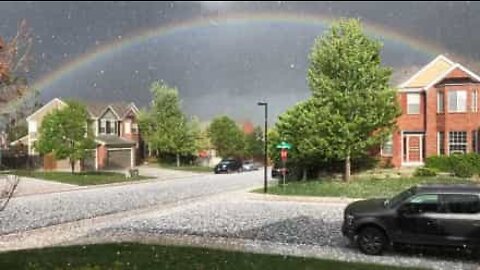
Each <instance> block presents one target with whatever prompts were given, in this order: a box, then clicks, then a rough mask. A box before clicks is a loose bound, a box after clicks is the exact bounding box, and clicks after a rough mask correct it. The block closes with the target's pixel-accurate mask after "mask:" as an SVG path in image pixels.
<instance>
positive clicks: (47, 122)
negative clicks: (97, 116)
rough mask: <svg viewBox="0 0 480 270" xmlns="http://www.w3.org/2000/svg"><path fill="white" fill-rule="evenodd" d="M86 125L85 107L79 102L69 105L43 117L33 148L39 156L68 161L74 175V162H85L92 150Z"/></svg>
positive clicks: (91, 135)
mask: <svg viewBox="0 0 480 270" xmlns="http://www.w3.org/2000/svg"><path fill="white" fill-rule="evenodd" d="M87 121H88V113H87V110H86V109H85V106H84V105H83V104H81V103H78V102H73V101H70V102H68V103H67V106H66V107H65V108H63V109H60V110H55V111H53V112H51V113H49V114H48V115H46V116H45V118H44V119H43V121H42V124H41V126H40V128H39V131H38V134H39V138H38V140H37V141H36V143H35V148H36V149H37V151H38V152H39V153H40V154H50V153H51V154H53V155H54V157H55V159H66V158H68V160H69V162H70V166H71V168H72V174H73V173H74V172H75V162H76V161H78V160H82V159H84V158H85V156H86V153H87V150H88V149H93V148H95V142H94V140H93V134H92V131H91V129H90V128H88V124H87Z"/></svg>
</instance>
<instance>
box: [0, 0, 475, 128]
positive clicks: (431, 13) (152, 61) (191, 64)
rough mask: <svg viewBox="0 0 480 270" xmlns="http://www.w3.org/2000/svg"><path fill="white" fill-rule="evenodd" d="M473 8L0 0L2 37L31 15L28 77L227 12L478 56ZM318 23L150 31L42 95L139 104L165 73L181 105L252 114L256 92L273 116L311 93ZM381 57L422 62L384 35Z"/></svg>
mask: <svg viewBox="0 0 480 270" xmlns="http://www.w3.org/2000/svg"><path fill="white" fill-rule="evenodd" d="M479 9H480V5H479V4H477V3H466V2H460V3H456V2H439V3H431V2H420V3H414V2H388V3H387V2H385V3H378V2H375V3H368V2H363V3H362V2H360V3H358V2H320V3H312V2H295V3H294V2H268V3H267V2H253V3H252V2H248V3H247V2H239V3H200V2H181V3H172V2H141V3H138V2H135V3H134V2H95V3H90V2H41V3H40V2H26V3H25V2H24V3H19V2H1V3H0V35H3V36H7V37H11V36H12V35H13V34H14V32H15V29H16V25H17V24H18V23H19V21H20V20H21V19H22V18H26V19H27V20H28V22H29V23H30V25H31V26H32V28H33V30H34V36H35V51H36V57H37V64H36V66H35V67H34V68H33V70H34V72H33V73H32V78H31V79H32V80H34V79H37V78H39V77H41V76H44V75H45V74H48V73H49V72H52V71H53V70H56V69H57V68H59V67H61V66H62V65H63V64H64V63H67V62H68V61H70V60H72V59H75V58H76V57H79V56H81V55H83V54H84V53H86V52H89V51H91V50H94V49H95V48H96V47H97V46H101V45H103V44H106V43H109V42H111V41H113V40H120V39H121V38H122V37H125V36H128V35H131V34H134V33H136V32H138V31H139V30H141V29H147V28H152V27H158V26H161V25H165V24H167V23H171V22H175V21H184V20H188V19H191V18H194V17H198V16H207V15H212V14H219V15H221V14H223V13H229V12H246V13H248V12H261V11H269V12H275V11H282V12H286V11H287V12H295V13H299V14H301V13H309V14H312V13H313V14H327V15H331V16H335V17H341V16H354V17H360V18H365V19H367V20H368V21H372V22H375V23H376V24H377V25H384V26H388V27H389V28H392V29H395V30H396V31H401V32H403V33H408V34H410V35H412V36H417V37H421V38H420V39H424V40H426V41H428V42H433V43H436V44H440V45H441V46H443V47H445V48H446V49H447V50H448V51H447V52H453V53H459V54H461V55H465V56H466V57H468V58H469V59H472V60H474V61H477V60H478V59H479V58H480V56H479V54H478V52H477V50H476V48H477V47H478V46H479V45H480V40H479V37H480V35H478V34H479V33H478V32H479V31H480V29H478V27H476V26H479V25H480V17H478V16H474V15H475V14H478V11H479ZM322 30H323V29H320V28H319V27H318V26H308V25H304V26H301V25H290V24H268V23H265V24H261V25H255V26H254V27H252V26H251V25H250V26H248V25H243V26H224V25H218V26H217V27H211V28H207V29H201V30H198V29H197V30H192V31H186V32H184V33H181V34H176V35H170V36H167V37H163V38H158V39H152V40H150V41H148V42H146V43H144V44H141V45H139V46H137V47H134V48H130V49H128V50H125V51H122V52H121V53H120V54H117V55H114V56H112V57H110V58H108V59H104V60H103V61H97V62H95V63H94V65H89V66H88V67H87V68H84V69H82V70H78V71H77V72H76V73H75V74H72V75H71V76H68V77H65V78H64V79H63V80H61V81H59V82H58V83H56V84H54V85H52V86H53V87H52V88H49V89H46V91H45V92H44V93H43V98H44V99H50V98H52V97H54V96H65V97H69V96H73V97H80V98H98V99H105V100H112V99H115V100H118V99H125V100H134V101H137V102H139V103H141V104H142V105H143V104H146V103H147V102H148V100H149V98H150V95H149V92H148V85H149V84H150V83H151V82H152V81H153V80H156V79H164V80H165V81H167V82H169V83H170V84H172V85H176V86H178V87H179V90H180V93H181V95H182V98H183V99H184V107H185V109H186V110H187V111H188V112H190V113H192V114H197V115H199V116H201V117H202V118H203V119H208V118H210V117H212V116H214V115H216V114H219V113H225V114H230V115H233V116H235V117H236V118H238V119H247V118H255V119H258V118H259V117H261V114H258V113H257V112H256V111H255V109H256V108H254V106H255V103H256V101H257V100H259V99H263V98H268V99H269V100H270V102H271V103H272V108H273V109H272V116H274V115H276V114H278V113H280V112H281V111H283V110H284V109H285V108H286V107H287V106H289V105H291V104H293V103H295V102H296V101H298V100H301V99H304V98H305V97H307V96H308V89H307V86H306V82H305V72H306V66H307V54H308V51H309V49H310V46H311V45H312V42H313V39H314V38H315V36H317V35H319V34H321V31H322ZM383 55H384V63H385V64H387V65H391V66H394V67H396V68H397V70H409V69H411V66H418V65H421V64H423V63H424V62H425V61H427V60H428V55H426V54H423V53H421V52H419V51H416V50H414V49H412V48H408V47H406V46H405V45H404V44H402V43H399V42H395V41H386V44H385V51H384V53H383ZM467 64H468V63H467ZM400 75H401V74H400ZM400 77H401V76H400ZM252 106H253V107H252Z"/></svg>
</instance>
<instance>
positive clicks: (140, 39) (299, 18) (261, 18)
mask: <svg viewBox="0 0 480 270" xmlns="http://www.w3.org/2000/svg"><path fill="white" fill-rule="evenodd" d="M337 19H338V18H335V17H331V16H328V15H319V14H315V15H314V14H304V13H291V12H260V13H226V14H224V15H209V16H203V17H198V18H193V19H190V20H186V21H178V22H172V23H169V24H166V25H162V26H159V27H157V28H153V29H145V30H141V31H138V32H135V33H133V34H132V35H129V36H125V37H123V38H122V39H117V40H115V41H112V42H110V43H107V44H105V45H101V46H98V47H97V48H95V49H93V50H91V51H89V52H87V53H85V54H83V55H81V56H79V57H77V58H75V59H73V60H71V61H69V62H67V63H65V64H63V65H61V66H60V67H59V68H57V69H56V70H55V71H53V72H51V73H49V74H46V75H45V76H43V77H41V78H40V79H39V80H37V81H36V82H34V84H33V85H32V88H33V89H37V90H38V91H40V92H42V91H43V90H44V89H46V88H48V87H49V86H51V85H53V84H55V83H56V82H58V81H59V80H60V79H63V78H66V77H68V76H72V75H74V74H75V72H76V71H77V70H81V69H82V68H83V67H85V66H88V65H90V64H92V63H94V62H95V61H100V60H102V59H105V58H108V57H109V56H111V55H113V54H116V53H119V52H121V51H122V50H125V49H128V48H131V47H134V46H136V45H138V44H141V43H144V42H146V41H148V40H149V39H152V38H158V37H164V36H168V35H172V34H176V33H180V32H184V31H191V30H196V29H199V28H205V27H212V26H216V25H225V24H227V25H228V24H252V23H275V22H278V23H293V24H307V25H320V26H327V25H329V24H331V23H332V22H334V21H335V20H337ZM362 22H363V25H364V27H365V30H366V31H367V32H368V33H370V34H373V35H375V36H380V37H382V38H384V39H387V40H394V41H397V42H400V43H403V44H406V45H407V46H409V47H411V48H414V49H416V50H419V51H421V52H423V53H426V54H429V55H432V56H433V55H435V54H440V53H444V52H445V49H443V48H441V47H440V46H438V45H436V44H434V43H431V42H427V41H425V40H421V39H420V38H418V37H413V36H409V35H405V34H403V33H401V32H399V31H398V30H393V29H389V28H387V27H385V26H383V25H378V24H374V23H372V22H368V21H366V20H364V19H362Z"/></svg>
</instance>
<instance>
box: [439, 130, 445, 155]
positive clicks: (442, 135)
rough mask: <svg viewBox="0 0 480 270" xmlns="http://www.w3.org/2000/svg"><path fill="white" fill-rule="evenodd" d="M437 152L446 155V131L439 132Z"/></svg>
mask: <svg viewBox="0 0 480 270" xmlns="http://www.w3.org/2000/svg"><path fill="white" fill-rule="evenodd" d="M437 153H438V155H445V133H444V132H438V133H437Z"/></svg>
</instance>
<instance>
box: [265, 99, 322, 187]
mask: <svg viewBox="0 0 480 270" xmlns="http://www.w3.org/2000/svg"><path fill="white" fill-rule="evenodd" d="M313 111H314V108H313V107H312V100H311V99H309V100H307V101H303V102H300V103H298V104H297V105H295V106H294V107H292V108H291V109H289V110H287V111H286V112H285V113H283V114H282V115H280V117H279V119H278V121H277V123H276V125H275V128H274V129H272V131H271V133H270V134H269V138H270V139H269V153H270V156H271V159H272V160H275V161H276V162H278V161H279V159H280V150H279V149H277V148H276V145H277V144H279V143H280V142H281V141H286V142H288V143H290V144H291V145H292V146H293V147H292V149H290V150H289V151H288V164H289V167H295V168H296V169H298V170H300V171H301V172H302V174H303V179H306V178H307V169H308V168H309V167H314V166H315V164H318V163H319V162H320V161H325V160H326V159H327V156H326V155H325V154H324V151H325V148H324V147H325V146H322V148H319V145H318V143H317V140H319V139H322V137H321V134H320V133H318V131H316V130H315V129H314V128H315V126H314V125H313V123H312V121H315V118H314V115H313V114H312V112H313Z"/></svg>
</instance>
